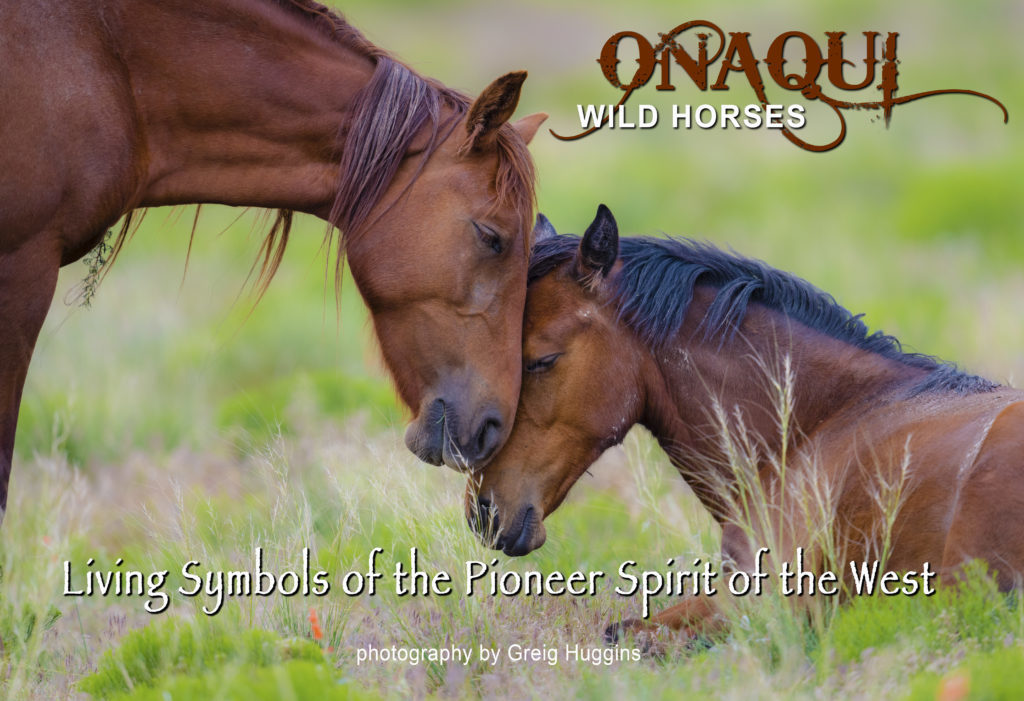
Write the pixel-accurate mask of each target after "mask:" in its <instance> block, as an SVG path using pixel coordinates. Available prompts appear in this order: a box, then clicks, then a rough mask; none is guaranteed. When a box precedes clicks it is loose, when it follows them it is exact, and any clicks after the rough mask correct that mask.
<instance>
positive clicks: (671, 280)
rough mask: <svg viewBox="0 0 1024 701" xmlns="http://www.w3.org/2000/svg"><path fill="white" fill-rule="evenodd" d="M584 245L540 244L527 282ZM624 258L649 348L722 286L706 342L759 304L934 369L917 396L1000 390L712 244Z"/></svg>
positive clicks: (628, 248)
mask: <svg viewBox="0 0 1024 701" xmlns="http://www.w3.org/2000/svg"><path fill="white" fill-rule="evenodd" d="M579 242H580V240H579V238H578V237H576V236H554V237H552V238H548V239H545V240H543V241H538V242H537V244H536V245H535V246H534V249H533V254H532V256H531V260H530V272H529V280H530V282H533V281H534V280H537V279H539V278H541V277H544V276H545V275H547V274H548V273H550V272H552V271H553V270H554V269H555V268H558V267H560V266H561V265H563V264H565V263H567V262H569V261H571V260H572V259H573V258H574V256H575V254H576V249H577V248H578V246H579ZM619 258H620V260H621V261H622V270H621V272H620V273H619V274H618V275H617V277H616V279H615V283H614V284H615V285H616V288H615V297H614V299H615V305H616V308H617V311H618V315H619V318H620V319H622V321H624V322H625V323H626V324H627V325H628V326H629V327H630V328H632V329H633V330H634V331H635V332H636V333H637V335H638V336H639V337H640V338H641V339H642V340H643V341H644V342H645V343H646V344H647V345H649V346H650V347H651V348H655V349H658V348H661V347H664V345H665V344H666V343H668V342H669V341H670V340H671V339H673V338H674V337H675V336H676V334H677V333H678V332H679V330H680V328H682V325H683V321H684V319H685V318H686V312H687V310H688V309H689V307H690V303H691V302H692V301H693V291H694V287H696V286H697V285H698V284H701V285H710V286H712V287H716V288H718V294H716V295H715V298H714V300H713V301H712V303H711V306H710V307H709V308H708V311H707V313H706V315H705V317H704V319H703V320H702V321H701V325H702V326H703V329H704V337H705V339H711V338H714V337H716V336H717V337H719V338H721V339H722V340H723V341H724V340H725V339H727V338H729V337H731V336H732V335H733V334H735V333H736V331H737V330H738V329H739V326H740V324H741V323H742V322H743V319H744V317H745V316H746V312H747V307H748V305H749V304H750V302H760V303H761V304H764V305H765V306H767V307H769V308H771V309H774V310H776V311H778V312H780V313H782V314H785V315H786V316H788V317H790V318H792V319H795V320H797V321H799V322H800V323H802V324H805V325H806V326H808V327H810V328H812V329H815V330H817V331H820V332H821V333H824V334H827V335H828V336H831V337H832V338H835V339H838V340H840V341H844V342H846V343H850V344H852V345H855V346H857V347H859V348H863V349H864V350H867V351H871V352H872V353H877V354H878V355H881V356H884V357H886V358H891V359H894V360H898V361H900V362H902V363H906V364H907V365H910V366H913V367H917V368H922V369H924V370H931V371H932V372H931V373H930V374H929V375H928V376H927V378H925V379H924V380H923V381H922V382H921V383H920V384H918V385H917V386H916V387H915V388H914V390H913V393H914V394H920V393H923V392H930V391H943V390H945V391H954V392H957V393H960V394H968V393H973V392H987V391H991V390H993V389H995V388H997V387H998V385H997V384H995V383H993V382H991V381H989V380H986V379H984V378H982V377H977V376H975V375H969V374H967V373H964V372H962V371H960V370H959V369H957V367H956V366H955V365H952V364H950V363H945V362H942V361H939V360H937V359H936V358H934V357H932V356H928V355H922V354H920V353H907V352H904V351H903V348H902V346H901V345H900V342H899V341H898V340H897V339H896V338H894V337H892V336H888V335H886V334H884V333H882V332H881V331H876V332H875V333H869V332H868V327H867V326H866V325H865V324H864V322H863V321H862V320H861V315H860V314H851V313H850V312H849V311H847V310H846V309H845V308H844V307H842V306H840V305H839V303H838V302H836V300H835V299H834V298H833V297H832V295H830V294H828V293H826V292H823V291H821V290H819V289H818V288H816V287H814V286H813V285H811V284H810V283H809V282H807V281H806V280H802V279H801V278H798V277H796V276H795V275H791V274H790V273H786V272H783V271H781V270H777V269H775V268H772V267H771V266H769V265H767V264H765V263H762V262H761V261H758V260H753V259H751V258H745V257H743V256H740V255H736V254H734V253H727V252H725V251H722V250H720V249H718V248H716V247H715V246H713V245H711V244H708V243H699V242H696V241H691V240H689V239H656V238H649V237H638V238H623V239H620V241H619Z"/></svg>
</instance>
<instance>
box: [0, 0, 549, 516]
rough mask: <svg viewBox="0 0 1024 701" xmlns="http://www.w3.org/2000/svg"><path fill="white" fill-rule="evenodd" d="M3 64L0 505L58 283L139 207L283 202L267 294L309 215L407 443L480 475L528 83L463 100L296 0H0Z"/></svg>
mask: <svg viewBox="0 0 1024 701" xmlns="http://www.w3.org/2000/svg"><path fill="white" fill-rule="evenodd" d="M0 66H2V67H3V68H2V70H0V104H2V105H3V110H2V112H0V319H2V324H3V328H2V331H0V514H2V509H3V507H4V506H5V505H6V496H7V483H8V477H9V473H10V464H11V457H12V451H13V446H14V434H15V425H16V422H17V414H18V406H19V402H20V397H21V391H22V386H23V383H24V380H25V374H26V371H27V368H28V365H29V359H30V357H31V355H32V349H33V346H34V344H35V341H36V336H37V334H38V332H39V328H40V325H41V324H42V322H43V318H44V317H45V316H46V312H47V309H48V308H49V305H50V301H51V298H52V296H53V292H54V287H55V285H56V281H57V270H58V268H59V267H60V266H62V265H66V264H68V263H71V262H73V261H75V260H78V259H79V258H80V257H82V256H83V255H84V254H85V253H86V252H87V251H89V250H90V249H91V248H93V247H94V246H95V245H96V244H97V243H98V242H99V241H100V240H101V239H102V237H103V236H104V234H105V232H106V231H107V229H108V227H110V226H112V225H113V224H114V223H115V222H116V221H117V220H118V219H119V218H120V217H122V216H124V215H125V214H129V218H130V213H131V212H132V211H133V210H136V209H137V208H140V207H149V206H156V205H178V204H187V203H205V202H214V203H222V204H228V205H244V206H255V207H268V208H275V209H278V210H280V211H279V213H278V216H277V220H276V222H275V224H274V226H273V228H272V230H271V231H270V233H269V234H268V236H267V238H266V239H265V241H264V244H263V249H262V251H261V258H262V268H261V276H260V280H261V282H262V283H263V284H266V282H267V281H269V278H270V276H271V275H272V274H273V272H274V270H275V269H276V267H277V265H278V263H279V262H280V259H281V255H282V253H283V250H284V247H285V245H286V244H287V241H288V231H289V227H290V224H291V219H292V212H294V211H299V212H308V213H311V214H314V215H316V216H318V217H320V218H322V219H325V220H327V221H328V222H329V223H330V224H332V225H334V226H336V227H337V228H338V229H339V230H340V232H341V234H340V235H339V248H338V272H339V274H340V270H341V264H342V256H343V255H347V257H348V260H349V264H350V265H351V269H352V274H353V276H354V278H355V280H356V283H357V285H358V287H359V290H360V292H361V293H362V295H363V297H364V299H365V300H366V303H367V305H368V306H369V309H370V313H371V314H372V316H373V322H374V328H375V330H376V332H377V336H378V338H379V340H380V345H381V349H382V351H383V355H384V359H385V361H386V364H387V366H388V368H389V369H390V371H391V374H392V375H393V377H394V379H395V383H396V385H397V388H398V392H399V394H400V395H401V398H402V400H403V401H404V402H405V403H406V404H407V405H408V406H409V407H410V408H411V409H412V413H413V415H414V418H413V421H412V424H411V425H410V427H409V429H408V431H407V433H406V443H407V445H408V446H409V448H410V449H412V450H413V452H415V453H416V454H417V455H418V456H419V457H420V458H422V459H423V460H425V461H427V462H431V463H434V464H441V462H442V461H443V462H445V463H447V464H449V465H451V466H466V465H468V466H480V465H483V464H484V463H486V462H487V460H488V459H489V458H490V457H491V456H492V454H493V453H494V451H495V450H496V449H497V448H498V447H499V446H500V445H501V444H502V443H503V442H504V440H505V438H506V437H507V435H508V431H509V430H510V426H511V423H512V418H513V416H514V412H515V406H516V399H517V397H518V395H519V383H520V366H521V362H520V349H521V321H522V309H523V304H524V300H525V295H526V266H527V256H528V251H529V247H530V241H529V235H530V231H531V227H532V218H533V214H532V210H533V200H534V194H533V182H534V181H533V166H532V161H531V160H530V156H529V153H528V152H527V150H526V143H527V142H528V141H529V140H530V139H531V137H532V136H533V134H534V133H535V131H536V130H537V128H538V126H539V125H540V123H541V122H542V121H543V119H544V117H545V115H539V114H538V115H533V116H530V117H525V118H523V119H521V120H520V121H518V122H516V123H514V124H508V123H507V120H508V119H509V117H510V116H511V115H512V112H513V110H514V109H515V106H516V103H517V101H518V98H519V91H520V88H521V85H522V82H523V79H524V78H525V76H526V74H525V73H522V72H520V73H510V74H508V75H506V76H504V77H502V78H499V79H498V80H496V81H495V82H494V83H492V84H491V85H490V86H489V87H488V88H487V89H486V90H484V92H483V93H482V94H481V95H480V97H479V98H478V99H477V100H476V101H475V102H472V103H471V102H470V100H469V99H468V98H466V97H465V96H464V95H462V94H460V93H458V92H455V91H453V90H451V89H449V88H446V87H444V86H443V85H441V84H440V83H437V82H435V81H432V80H428V79H425V78H422V77H420V76H418V75H417V74H416V73H414V72H413V71H412V70H410V69H409V68H407V67H406V66H404V65H403V64H401V63H399V62H398V61H397V60H395V59H394V58H392V57H391V56H389V55H388V54H387V53H385V52H384V51H382V50H381V49H379V48H377V47H375V46H373V45H372V44H370V43H369V42H368V41H367V40H366V39H365V38H363V36H362V35H361V34H360V33H359V32H358V31H357V30H356V29H354V28H353V27H351V26H349V25H348V24H346V23H345V22H344V21H343V20H342V19H341V18H340V17H339V16H337V15H335V14H333V13H332V12H331V11H329V10H328V9H327V8H326V7H324V6H322V5H319V4H317V3H314V2H309V1H308V0H29V1H27V2H5V3H2V4H0ZM127 223H128V222H127V220H126V222H125V226H124V227H123V228H122V229H121V235H120V236H119V237H118V239H117V241H116V243H115V252H116V251H117V250H119V249H120V246H121V245H122V244H123V243H124V240H125V235H126V232H127V231H128V226H127ZM331 231H332V232H333V230H331ZM328 237H329V239H330V238H333V233H331V234H328ZM83 352H87V351H86V350H84V349H83Z"/></svg>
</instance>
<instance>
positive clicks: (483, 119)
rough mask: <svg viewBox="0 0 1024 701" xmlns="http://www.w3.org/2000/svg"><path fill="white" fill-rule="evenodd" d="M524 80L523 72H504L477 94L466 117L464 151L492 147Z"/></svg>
mask: <svg viewBox="0 0 1024 701" xmlns="http://www.w3.org/2000/svg"><path fill="white" fill-rule="evenodd" d="M524 80H526V71H515V72H514V73H506V74H505V75H503V76H501V77H500V78H498V79H497V80H495V81H494V82H493V83H491V84H490V85H488V86H487V88H486V89H484V91H483V92H482V93H480V97H478V98H477V99H476V101H475V102H473V106H472V107H470V108H469V114H468V115H467V117H466V135H467V139H466V143H465V145H464V146H463V152H467V151H478V150H482V149H486V148H489V147H490V146H493V145H494V141H495V139H496V138H497V136H498V128H499V127H500V126H501V125H502V124H504V123H505V122H507V121H508V119H509V117H511V116H512V113H513V112H515V111H516V105H517V104H519V91H520V90H522V88H523V81H524ZM538 126H540V125H539V124H538ZM535 131H536V130H535Z"/></svg>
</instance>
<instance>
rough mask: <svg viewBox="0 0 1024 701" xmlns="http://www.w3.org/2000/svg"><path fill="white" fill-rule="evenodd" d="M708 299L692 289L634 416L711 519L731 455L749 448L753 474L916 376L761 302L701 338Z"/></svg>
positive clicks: (653, 360) (729, 472) (655, 357)
mask: <svg viewBox="0 0 1024 701" xmlns="http://www.w3.org/2000/svg"><path fill="white" fill-rule="evenodd" d="M713 294H714V291H711V290H708V289H707V288H698V289H697V290H696V291H695V299H694V303H693V304H692V305H691V308H690V311H689V313H688V314H687V319H686V322H685V323H684V325H683V328H682V330H681V331H680V333H679V335H678V336H677V337H676V339H674V341H673V342H672V343H671V344H670V345H669V347H668V350H667V351H659V352H657V353H652V354H650V365H649V367H648V369H647V371H646V372H645V376H646V378H647V382H646V384H647V387H646V397H647V410H646V414H645V416H644V418H643V423H644V425H646V426H647V427H648V428H649V429H650V430H651V432H652V433H653V434H654V435H655V437H656V438H657V439H658V441H659V443H660V444H661V445H662V447H663V448H664V449H665V451H666V452H667V453H668V455H669V457H670V459H671V460H672V462H673V464H675V465H676V467H677V468H678V469H679V470H680V472H681V473H682V474H683V476H684V477H685V478H687V481H688V482H689V483H690V486H691V487H692V488H693V489H694V491H695V492H696V493H697V496H698V497H699V498H701V500H702V501H703V502H704V503H705V505H706V506H707V507H708V508H709V509H710V510H711V511H712V513H716V511H718V510H719V507H720V500H719V497H718V496H717V495H716V492H718V491H719V489H718V488H720V487H722V486H724V485H725V484H726V483H728V484H735V475H734V474H733V468H732V467H730V462H734V461H735V460H736V454H735V452H733V451H734V449H738V450H739V451H740V452H743V451H744V450H746V448H748V447H750V446H753V447H754V448H755V450H756V452H757V454H758V455H759V457H758V459H757V460H756V463H757V464H756V468H757V469H760V468H761V467H763V465H764V464H765V461H766V460H767V459H768V456H778V455H780V454H781V453H782V451H783V444H784V443H785V444H786V445H785V447H786V449H787V450H791V449H794V448H797V447H799V445H800V443H801V442H802V441H803V440H805V439H806V438H807V436H808V435H809V434H811V433H812V432H813V431H814V430H815V428H817V427H818V426H820V425H821V424H822V423H824V422H826V421H828V420H829V419H832V418H835V417H837V416H838V415H839V414H841V413H844V412H849V411H856V407H857V406H859V405H861V404H863V403H865V402H871V401H874V400H877V398H878V397H879V396H880V395H881V394H884V393H885V392H887V391H891V390H892V389H893V388H894V387H897V386H900V385H901V384H903V383H907V382H915V381H917V380H919V379H920V378H921V376H922V375H923V372H924V371H922V370H920V369H915V368H912V367H910V366H907V365H905V364H903V363H900V362H898V361H896V360H892V359H889V358H884V357H882V356H879V355H877V354H874V353H871V352H868V351H865V350H863V349H860V348H857V347H856V346H852V345H850V344H847V343H844V342H842V341H838V340H836V339H834V338H831V337H829V336H826V335H824V334H822V333H820V332H817V331H814V330H812V329H810V328H808V327H806V326H804V325H802V324H800V323H799V322H795V321H792V320H791V319H789V318H787V317H785V316H783V315H782V314H781V313H779V312H776V311H774V310H771V309H768V308H766V307H764V306H762V305H760V304H751V305H750V308H749V310H748V312H747V316H746V318H745V319H744V321H743V324H742V325H741V328H740V330H739V331H738V332H737V333H736V334H734V335H733V336H731V337H728V338H726V339H725V340H724V341H723V340H722V339H721V337H720V336H715V337H713V338H711V339H707V340H705V338H704V335H703V329H702V328H700V327H699V323H700V321H701V320H702V319H703V318H704V314H705V312H706V310H707V306H708V304H709V303H710V300H711V298H712V296H713ZM783 426H784V427H785V428H782V427H783ZM730 452H732V454H731V455H730Z"/></svg>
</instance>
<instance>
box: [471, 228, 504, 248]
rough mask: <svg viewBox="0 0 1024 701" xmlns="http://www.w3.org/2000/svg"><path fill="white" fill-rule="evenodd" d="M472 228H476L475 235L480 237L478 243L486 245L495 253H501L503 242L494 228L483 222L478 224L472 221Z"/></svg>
mask: <svg viewBox="0 0 1024 701" xmlns="http://www.w3.org/2000/svg"><path fill="white" fill-rule="evenodd" d="M473 228H474V229H475V230H476V236H477V238H478V239H480V243H482V244H483V245H485V246H487V247H488V248H489V249H491V250H492V251H494V252H495V253H501V252H502V251H503V250H505V243H504V242H503V241H502V240H501V236H500V235H498V233H497V232H495V231H494V229H492V228H490V227H489V226H486V225H484V224H478V223H477V222H473Z"/></svg>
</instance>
